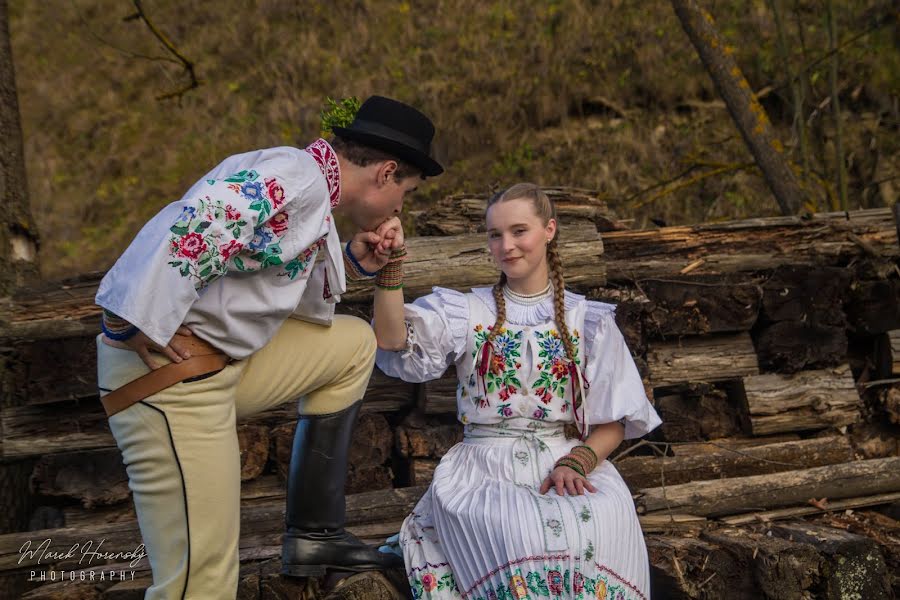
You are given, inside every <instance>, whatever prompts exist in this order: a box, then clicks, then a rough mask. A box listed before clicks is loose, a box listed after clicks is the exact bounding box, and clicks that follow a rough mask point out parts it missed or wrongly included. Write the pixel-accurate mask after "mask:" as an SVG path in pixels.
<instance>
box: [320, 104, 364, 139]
mask: <svg viewBox="0 0 900 600" xmlns="http://www.w3.org/2000/svg"><path fill="white" fill-rule="evenodd" d="M358 110H359V98H357V97H356V96H350V97H349V98H344V99H342V100H335V99H333V98H329V97H326V98H325V108H323V109H322V112H321V115H322V124H321V129H322V133H321V137H325V136H327V135H330V134H331V133H332V129H331V128H332V127H347V126H349V125H350V123H352V122H353V119H355V118H356V113H357V111H358Z"/></svg>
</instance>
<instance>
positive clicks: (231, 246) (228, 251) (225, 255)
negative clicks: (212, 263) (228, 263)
mask: <svg viewBox="0 0 900 600" xmlns="http://www.w3.org/2000/svg"><path fill="white" fill-rule="evenodd" d="M243 249H244V245H243V244H242V243H240V242H239V241H237V240H231V241H230V242H228V245H227V246H220V247H219V254H221V255H222V260H228V259H229V258H231V257H232V256H234V255H235V254H237V253H238V252H240V251H241V250H243Z"/></svg>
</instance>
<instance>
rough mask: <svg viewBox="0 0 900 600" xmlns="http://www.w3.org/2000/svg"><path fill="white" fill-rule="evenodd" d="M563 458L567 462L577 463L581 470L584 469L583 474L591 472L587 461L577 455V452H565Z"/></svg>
mask: <svg viewBox="0 0 900 600" xmlns="http://www.w3.org/2000/svg"><path fill="white" fill-rule="evenodd" d="M563 458H565V459H566V461H568V462H576V463H578V466H580V467H581V470H582V471H584V472H585V474H587V473H590V472H591V468H590V465H589V464H588V463H587V461H586V460H585V459H584V458H582V457H580V456H578V455H577V454H566V455H565V456H564V457H563Z"/></svg>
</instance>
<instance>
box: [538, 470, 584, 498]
mask: <svg viewBox="0 0 900 600" xmlns="http://www.w3.org/2000/svg"><path fill="white" fill-rule="evenodd" d="M554 487H555V488H556V493H557V494H559V495H560V496H565V495H566V492H569V494H571V495H572V496H581V495H582V494H584V491H585V490H587V491H589V492H596V491H597V488H595V487H594V486H593V485H591V482H590V481H588V480H587V479H586V478H585V477H582V476H581V475H579V474H578V473H576V472H575V470H574V469H570V468H569V467H556V468H555V469H553V471H552V472H551V473H550V474H549V475H547V478H546V479H544V483H542V484H541V494H546V493H547V492H549V491H550V488H554Z"/></svg>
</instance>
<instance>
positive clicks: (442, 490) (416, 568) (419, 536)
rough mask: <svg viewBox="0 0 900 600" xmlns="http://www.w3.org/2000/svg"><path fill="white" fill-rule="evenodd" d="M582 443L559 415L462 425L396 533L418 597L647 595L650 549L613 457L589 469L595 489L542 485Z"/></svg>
mask: <svg viewBox="0 0 900 600" xmlns="http://www.w3.org/2000/svg"><path fill="white" fill-rule="evenodd" d="M520 425H524V427H518V426H520ZM578 443H579V442H578V441H577V440H567V439H565V436H564V435H563V424H561V423H542V422H539V421H531V420H528V419H521V420H519V419H510V420H509V421H507V422H505V423H502V424H501V425H498V426H486V425H469V426H467V427H466V435H465V438H464V439H463V441H462V442H461V443H459V444H457V445H456V446H454V447H453V448H451V449H450V451H449V452H448V453H447V454H446V456H444V458H443V460H441V463H440V464H439V465H438V467H437V469H436V470H435V473H434V480H433V481H432V484H431V486H430V487H429V489H428V491H427V492H426V493H425V495H424V496H423V497H422V499H421V500H420V501H419V503H418V504H417V505H416V508H415V509H414V510H413V513H412V514H411V515H409V516H408V517H407V518H406V520H405V521H404V523H403V527H402V529H401V531H400V546H401V548H402V550H403V556H404V559H405V561H406V571H407V576H408V577H409V583H410V586H411V587H412V590H413V595H414V596H415V598H416V599H417V600H418V599H422V598H429V599H432V598H433V599H445V598H456V599H458V598H465V599H466V600H519V599H521V598H526V597H530V598H534V599H537V598H541V597H546V598H574V599H579V600H581V599H587V598H608V599H609V600H631V599H633V598H641V599H643V600H646V599H647V598H649V596H650V573H649V564H648V560H647V548H646V546H645V544H644V538H643V535H642V532H641V527H640V523H639V522H638V518H637V514H636V513H635V510H634V503H633V502H632V499H631V493H630V492H629V491H628V487H627V486H626V485H625V482H624V481H623V480H622V477H621V476H620V475H619V473H618V471H616V469H615V467H613V465H612V463H610V462H609V461H604V462H603V463H602V464H601V465H600V466H598V467H597V468H596V469H595V470H594V471H593V472H592V473H590V475H589V476H588V479H589V480H590V482H591V483H592V484H593V485H594V486H595V487H596V489H597V491H596V492H595V493H590V492H586V493H585V494H584V495H582V496H571V495H564V496H559V495H557V493H556V491H555V490H551V491H550V492H548V493H547V494H546V495H541V494H540V493H539V488H540V485H541V483H542V482H543V480H544V478H545V477H546V476H547V475H548V474H549V473H550V471H551V469H552V468H553V464H554V463H555V462H556V460H557V459H558V458H560V457H561V456H563V455H565V454H567V453H568V452H569V450H570V449H571V448H572V447H573V446H575V445H576V444H578Z"/></svg>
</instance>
